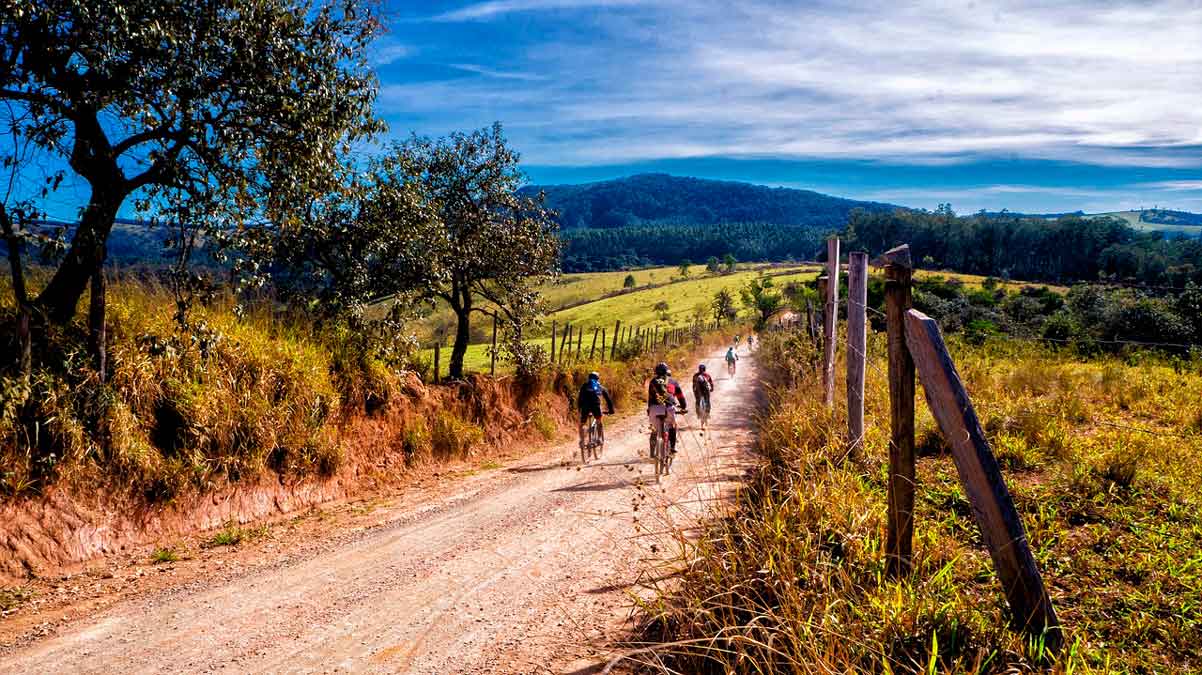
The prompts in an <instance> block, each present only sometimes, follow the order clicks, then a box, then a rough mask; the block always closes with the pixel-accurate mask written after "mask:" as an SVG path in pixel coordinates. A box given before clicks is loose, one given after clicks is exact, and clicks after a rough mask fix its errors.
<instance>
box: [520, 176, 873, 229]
mask: <svg viewBox="0 0 1202 675" xmlns="http://www.w3.org/2000/svg"><path fill="white" fill-rule="evenodd" d="M525 190H526V191H528V192H529V193H532V194H533V193H538V192H540V191H541V192H543V193H545V194H546V196H547V205H548V206H549V207H550V208H552V209H554V210H555V211H556V212H558V214H559V216H558V218H559V223H560V225H561V226H562V227H563V228H565V229H576V228H581V229H587V228H623V227H630V226H638V225H651V224H665V223H667V224H690V225H692V224H697V225H713V224H718V223H740V222H741V223H749V222H757V223H771V224H773V225H791V226H798V227H809V228H827V229H829V228H835V227H839V226H840V225H842V224H843V223H846V222H847V216H848V214H849V213H850V212H851V210H852V209H855V208H862V209H866V210H869V211H888V210H890V209H893V208H896V207H894V206H892V205H889V204H880V203H877V202H863V201H856V200H852V199H843V198H840V197H832V196H830V195H824V194H821V193H818V192H813V191H810V190H796V189H791V188H771V187H766V186H763V185H752V184H750V183H739V182H733V181H718V180H707V179H703V178H686V177H681V176H670V175H667V174H658V173H653V174H639V175H636V176H629V177H627V178H621V179H617V180H609V181H602V182H599V183H586V184H582V185H543V186H530V187H527V188H525Z"/></svg>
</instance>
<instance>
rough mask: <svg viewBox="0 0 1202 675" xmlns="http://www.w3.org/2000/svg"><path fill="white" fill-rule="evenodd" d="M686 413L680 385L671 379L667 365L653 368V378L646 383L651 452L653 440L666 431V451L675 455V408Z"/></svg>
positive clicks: (685, 402)
mask: <svg viewBox="0 0 1202 675" xmlns="http://www.w3.org/2000/svg"><path fill="white" fill-rule="evenodd" d="M677 406H679V407H680V412H682V413H685V412H688V408H689V406H688V402H687V401H686V400H685V397H684V391H683V390H682V389H681V387H680V383H679V382H677V381H676V380H675V379H673V378H672V371H670V370H669V369H668V364H666V363H659V364H658V365H656V366H655V377H653V378H651V381H650V382H649V383H647V418H648V420H650V422H651V452H652V454H654V453H655V440H656V439H657V438H659V437H660V435H661V434H663V432H664V430H665V429H667V431H668V451H669V452H670V453H672V454H676V408H677Z"/></svg>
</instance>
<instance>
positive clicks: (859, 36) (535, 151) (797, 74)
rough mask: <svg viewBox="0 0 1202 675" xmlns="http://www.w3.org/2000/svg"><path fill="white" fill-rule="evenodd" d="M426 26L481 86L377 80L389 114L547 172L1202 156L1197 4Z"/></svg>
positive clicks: (657, 13)
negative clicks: (471, 139)
mask: <svg viewBox="0 0 1202 675" xmlns="http://www.w3.org/2000/svg"><path fill="white" fill-rule="evenodd" d="M434 18H436V19H438V21H439V23H438V24H437V25H434V24H430V23H425V24H424V25H423V24H420V23H417V24H408V26H407V28H405V30H408V31H410V35H402V36H401V37H402V38H405V39H406V40H407V41H408V42H409V43H412V44H414V45H416V46H417V47H419V48H421V50H422V53H423V55H426V54H427V53H428V52H429V53H437V55H438V58H439V59H440V62H441V63H445V64H458V65H457V66H454V67H456V68H458V69H459V70H465V71H469V72H473V73H477V74H479V75H482V77H475V78H463V77H456V78H447V79H445V80H433V81H432V80H431V79H430V78H429V77H428V76H426V77H415V78H414V79H412V80H408V81H406V80H404V79H399V80H393V81H386V82H385V85H386V87H385V91H384V92H382V95H381V98H380V102H381V105H382V107H383V109H384V112H385V113H386V114H388V115H389V116H390V117H391V118H392V119H393V120H395V121H399V123H401V124H403V125H404V126H402V127H401V129H402V130H403V131H405V130H407V129H408V128H410V127H416V128H417V130H418V131H421V132H423V133H442V132H445V131H448V130H451V129H461V128H469V127H478V126H482V125H485V124H488V123H490V122H492V121H493V120H501V121H502V122H504V123H505V125H506V128H507V129H508V130H509V135H510V137H511V138H512V139H513V140H514V142H515V145H517V147H519V148H520V149H522V151H523V153H524V155H525V157H526V158H527V160H528V161H530V162H535V163H539V164H543V165H549V166H553V165H558V166H573V165H574V166H579V165H596V164H605V163H611V164H612V163H627V162H642V161H653V160H660V159H670V158H697V157H736V158H797V159H804V158H829V159H831V160H833V161H838V160H850V159H863V160H885V161H890V162H907V163H916V164H924V165H941V164H948V163H956V162H964V161H970V160H972V161H975V160H979V159H981V158H990V157H993V158H1019V159H1031V160H1056V161H1067V162H1080V163H1085V164H1091V165H1106V166H1120V167H1121V166H1145V167H1160V168H1165V169H1171V168H1173V167H1202V50H1198V49H1197V48H1196V47H1197V46H1198V45H1202V3H1199V2H1197V1H1196V0H1149V1H1148V2H1143V3H1140V4H1139V5H1124V4H1121V3H1117V2H1097V1H1096V0H1068V1H1067V2H1061V3H1042V2H1036V1H1035V0H979V1H978V2H974V3H963V4H961V3H952V4H949V3H945V2H940V1H939V0H915V1H914V2H906V3H879V2H870V1H869V0H851V1H850V2H846V3H842V2H840V3H833V2H814V3H808V4H800V3H796V2H792V1H786V0H744V1H742V2H738V3H730V2H718V1H713V2H707V1H703V0H654V1H652V0H491V1H486V2H475V3H472V4H464V5H462V6H460V7H459V8H457V9H452V10H450V11H446V12H444V13H442V14H439V15H437V16H436V17H434ZM423 41H425V42H423ZM427 43H428V44H427ZM427 47H428V49H427ZM394 126H396V124H394ZM1170 177H1171V178H1172V179H1174V180H1176V179H1177V176H1176V175H1173V176H1170ZM1156 178H1157V176H1156V174H1154V173H1153V174H1149V176H1148V180H1155V179H1156ZM1177 182H1178V184H1179V185H1181V187H1180V191H1182V192H1188V191H1192V190H1195V189H1196V188H1194V187H1187V186H1185V184H1184V183H1181V182H1180V181H1177ZM1139 189H1146V190H1152V191H1160V192H1164V191H1168V190H1171V189H1174V188H1170V187H1166V186H1163V185H1161V186H1152V185H1148V186H1145V187H1144V188H1139ZM978 192H979V191H978ZM979 193H980V194H995V195H998V196H999V197H1002V196H1005V195H1001V194H1000V193H997V192H995V193H985V192H979ZM1015 194H1017V193H1011V195H1015ZM1137 196H1138V195H1137Z"/></svg>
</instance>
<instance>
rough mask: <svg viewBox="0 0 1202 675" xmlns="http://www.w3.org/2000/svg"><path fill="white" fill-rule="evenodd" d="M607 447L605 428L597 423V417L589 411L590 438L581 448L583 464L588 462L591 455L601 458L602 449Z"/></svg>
mask: <svg viewBox="0 0 1202 675" xmlns="http://www.w3.org/2000/svg"><path fill="white" fill-rule="evenodd" d="M604 447H605V429H604V428H603V427H602V426H601V425H600V424H597V418H596V417H594V416H593V414H592V413H589V416H588V440H587V441H585V443H584V447H582V448H580V461H581V463H583V464H588V460H589V455H590V454H591V455H592V457H593V459H601V451H602V450H603V449H604Z"/></svg>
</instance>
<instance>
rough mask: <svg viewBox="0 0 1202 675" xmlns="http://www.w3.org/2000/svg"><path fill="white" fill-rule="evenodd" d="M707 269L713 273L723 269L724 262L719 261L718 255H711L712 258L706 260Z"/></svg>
mask: <svg viewBox="0 0 1202 675" xmlns="http://www.w3.org/2000/svg"><path fill="white" fill-rule="evenodd" d="M705 271H706V272H709V273H711V274H717V273H718V272H721V271H722V263H720V262H718V257H717V256H710V259H709V260H707V261H705Z"/></svg>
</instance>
